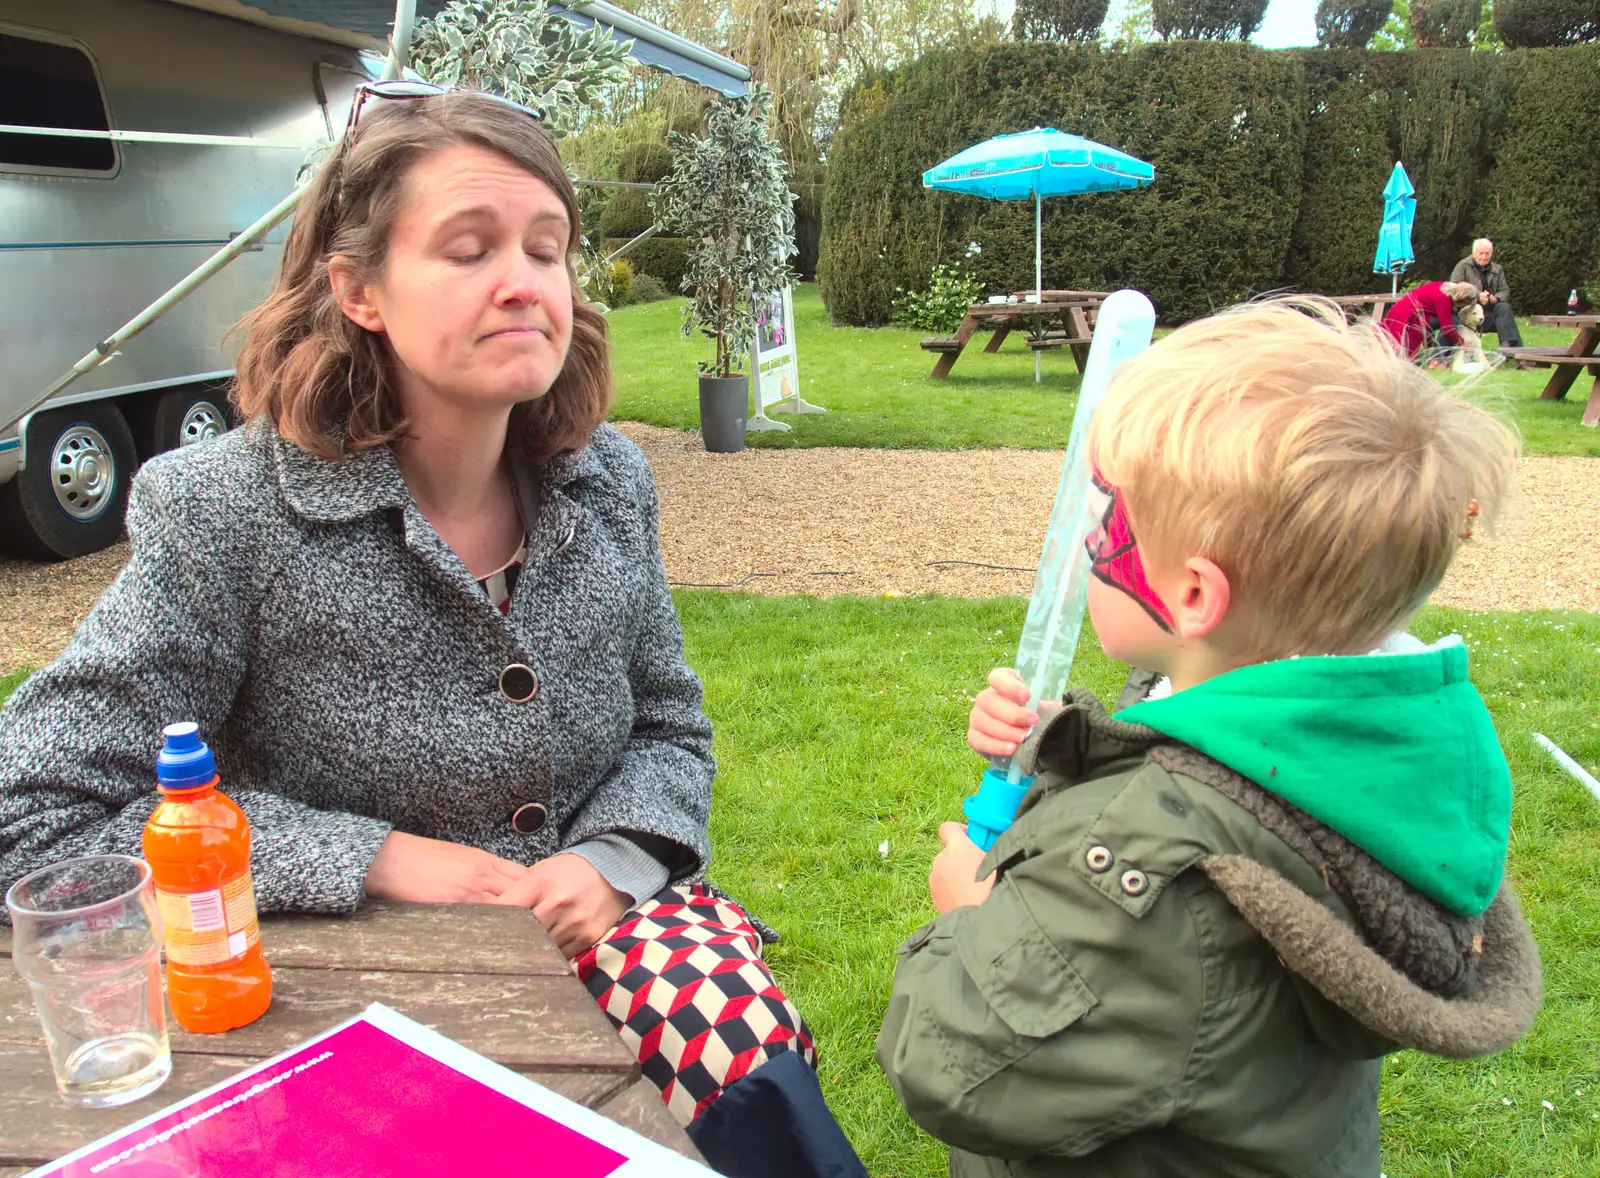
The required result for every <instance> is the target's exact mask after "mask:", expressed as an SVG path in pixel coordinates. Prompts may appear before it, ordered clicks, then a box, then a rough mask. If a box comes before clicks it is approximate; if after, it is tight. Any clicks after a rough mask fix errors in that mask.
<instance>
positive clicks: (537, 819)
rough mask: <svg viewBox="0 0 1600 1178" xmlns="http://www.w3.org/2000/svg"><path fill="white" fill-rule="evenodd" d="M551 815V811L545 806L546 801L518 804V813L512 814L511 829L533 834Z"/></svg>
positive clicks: (520, 832)
mask: <svg viewBox="0 0 1600 1178" xmlns="http://www.w3.org/2000/svg"><path fill="white" fill-rule="evenodd" d="M549 817H550V811H549V810H546V809H545V808H544V803H542V802H527V803H525V804H524V805H521V806H518V807H517V810H516V813H514V814H512V815H511V829H512V830H514V831H516V832H517V833H518V834H533V833H534V832H535V831H536V830H538V829H539V828H540V827H542V826H543V825H544V824H545V822H546V821H547V820H548V819H549Z"/></svg>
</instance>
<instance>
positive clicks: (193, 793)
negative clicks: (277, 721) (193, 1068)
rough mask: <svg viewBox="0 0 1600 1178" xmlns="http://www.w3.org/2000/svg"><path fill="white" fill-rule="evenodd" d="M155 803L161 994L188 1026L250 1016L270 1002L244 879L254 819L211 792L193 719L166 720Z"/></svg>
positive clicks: (208, 763) (149, 845)
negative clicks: (163, 962)
mask: <svg viewBox="0 0 1600 1178" xmlns="http://www.w3.org/2000/svg"><path fill="white" fill-rule="evenodd" d="M162 735H163V736H165V737H166V744H165V747H163V748H162V750H161V755H160V756H159V757H157V758H156V781H157V784H158V786H159V788H160V790H161V804H160V805H158V806H157V807H156V808H155V812H154V813H153V814H151V815H150V821H149V822H147V823H146V824H145V828H144V857H145V860H146V862H148V863H149V864H150V872H151V874H152V875H153V876H154V877H155V887H156V905H157V907H159V908H160V909H161V919H162V923H163V924H164V925H165V926H166V934H165V936H166V950H167V1002H168V1004H169V1005H171V1007H172V1017H173V1018H175V1019H177V1020H178V1025H179V1026H181V1027H183V1029H184V1030H186V1031H195V1032H199V1033H202V1034H211V1033H216V1032H219V1031H230V1030H232V1029H233V1028H234V1027H242V1026H244V1025H245V1024H246V1023H251V1022H254V1021H255V1020H256V1019H258V1018H260V1017H261V1015H262V1014H263V1013H265V1011H266V1009H267V1006H268V1005H269V1004H270V1003H271V1002H272V971H271V970H270V969H268V968H267V959H266V957H265V956H263V954H262V952H261V930H260V928H259V926H258V925H257V923H256V897H255V889H254V887H253V886H252V884H251V882H250V822H249V820H248V819H247V818H245V816H244V811H243V810H241V809H239V807H238V806H236V805H235V804H234V803H233V802H232V801H230V800H229V799H228V798H226V797H224V796H223V795H222V794H220V793H218V792H217V764H216V760H215V759H214V758H213V757H212V755H211V749H210V748H209V747H207V745H206V743H205V742H204V741H202V740H201V739H200V729H199V726H198V725H195V724H169V725H168V726H167V727H166V728H164V729H162Z"/></svg>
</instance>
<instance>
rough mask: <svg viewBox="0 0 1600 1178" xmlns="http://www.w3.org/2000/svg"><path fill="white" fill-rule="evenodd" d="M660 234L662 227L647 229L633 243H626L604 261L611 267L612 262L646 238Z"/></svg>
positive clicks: (656, 226) (655, 226)
mask: <svg viewBox="0 0 1600 1178" xmlns="http://www.w3.org/2000/svg"><path fill="white" fill-rule="evenodd" d="M660 232H661V226H659V225H652V226H650V228H648V229H646V230H645V231H644V232H643V233H641V234H639V236H638V237H635V238H633V239H632V240H631V241H626V242H624V243H623V244H622V245H620V246H618V247H617V252H616V253H614V254H607V255H606V256H605V259H604V261H605V263H606V265H608V266H609V265H610V264H611V263H612V262H615V261H616V260H617V259H618V258H620V257H621V256H622V255H623V254H625V253H627V252H628V251H629V250H631V249H632V248H633V247H634V246H636V245H638V244H639V243H640V242H641V241H643V240H644V239H645V238H647V237H654V236H655V235H656V234H657V233H660Z"/></svg>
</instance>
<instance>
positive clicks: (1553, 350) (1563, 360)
mask: <svg viewBox="0 0 1600 1178" xmlns="http://www.w3.org/2000/svg"><path fill="white" fill-rule="evenodd" d="M1495 350H1496V351H1498V352H1499V353H1500V354H1501V355H1502V356H1504V357H1506V359H1508V360H1526V361H1527V362H1529V363H1530V364H1537V365H1538V366H1539V367H1540V368H1548V367H1550V366H1551V365H1553V364H1577V365H1580V366H1582V365H1588V366H1589V367H1600V356H1574V355H1573V354H1572V353H1571V352H1569V351H1568V350H1567V349H1566V348H1563V347H1559V346H1557V347H1550V346H1546V345H1541V346H1538V347H1529V346H1527V345H1524V346H1522V347H1519V348H1497V349H1495Z"/></svg>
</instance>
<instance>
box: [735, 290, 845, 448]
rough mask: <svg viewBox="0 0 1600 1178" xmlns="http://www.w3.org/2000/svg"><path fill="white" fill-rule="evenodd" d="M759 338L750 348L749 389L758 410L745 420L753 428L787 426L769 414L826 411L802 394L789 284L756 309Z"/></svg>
mask: <svg viewBox="0 0 1600 1178" xmlns="http://www.w3.org/2000/svg"><path fill="white" fill-rule="evenodd" d="M755 314H756V339H755V344H754V346H753V347H752V348H751V350H750V391H751V392H752V393H753V394H754V400H755V412H754V413H753V414H751V416H750V420H749V421H748V422H746V424H745V430H746V432H749V431H750V430H757V431H760V430H774V429H776V430H787V429H789V426H787V425H785V424H784V423H783V422H781V421H773V420H772V418H770V417H768V416H767V407H768V406H769V405H770V406H771V407H772V411H773V412H774V413H826V412H827V410H826V409H823V408H821V407H820V406H817V405H808V404H807V403H806V402H805V401H803V400H801V398H800V365H799V361H798V359H797V357H796V348H795V338H794V294H793V291H792V290H791V289H790V288H789V287H787V286H786V287H784V288H783V290H782V291H780V292H778V293H777V294H774V295H773V296H772V298H771V299H770V300H769V301H768V302H767V303H766V305H764V306H758V307H756V309H755Z"/></svg>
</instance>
